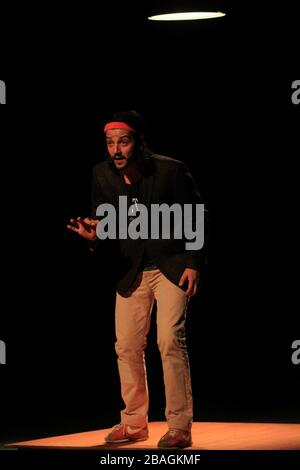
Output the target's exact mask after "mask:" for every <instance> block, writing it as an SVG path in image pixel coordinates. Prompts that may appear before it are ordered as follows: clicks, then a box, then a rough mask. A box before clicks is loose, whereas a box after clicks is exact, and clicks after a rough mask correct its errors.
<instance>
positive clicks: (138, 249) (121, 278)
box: [92, 154, 206, 294]
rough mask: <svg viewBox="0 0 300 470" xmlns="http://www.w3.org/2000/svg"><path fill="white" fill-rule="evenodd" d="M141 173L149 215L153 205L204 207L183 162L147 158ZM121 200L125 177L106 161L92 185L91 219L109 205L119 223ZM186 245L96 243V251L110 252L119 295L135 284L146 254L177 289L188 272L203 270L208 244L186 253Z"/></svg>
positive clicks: (172, 242) (127, 241)
mask: <svg viewBox="0 0 300 470" xmlns="http://www.w3.org/2000/svg"><path fill="white" fill-rule="evenodd" d="M141 170H142V174H143V180H142V185H141V193H142V194H141V201H140V202H142V203H143V204H145V205H146V207H147V208H148V212H149V213H150V204H162V203H167V204H169V205H171V204H174V203H180V204H184V203H185V204H186V203H190V204H196V203H198V204H199V203H202V204H203V200H202V198H201V196H200V194H199V191H198V188H197V186H196V184H195V181H194V180H193V178H192V176H191V174H190V173H189V172H188V170H187V169H186V167H185V165H184V163H183V162H181V161H179V160H174V159H172V158H169V157H165V156H162V155H156V154H151V155H145V156H143V157H142V159H141ZM119 196H128V193H127V187H126V183H125V181H124V178H123V176H122V175H121V174H120V173H119V172H118V171H117V170H116V169H115V167H114V164H113V162H111V161H110V160H107V161H105V162H102V163H100V164H98V165H97V166H95V167H94V169H93V184H92V217H96V209H97V207H98V205H99V204H101V203H110V204H112V205H113V206H114V207H115V209H116V212H117V220H118V207H119ZM131 204H132V202H131V201H130V200H129V199H128V207H129V206H130V205H131ZM205 212H206V211H205ZM205 225H206V223H205ZM117 233H118V232H117ZM185 243H186V240H185V239H184V238H183V239H180V240H179V239H174V238H171V239H167V240H166V239H157V240H154V239H153V240H152V239H150V238H149V239H146V240H143V239H138V240H132V239H130V238H127V239H125V240H122V239H120V240H97V251H98V249H99V248H101V247H103V248H104V247H105V250H107V249H110V250H111V252H110V253H111V258H110V259H111V266H112V267H113V275H114V280H115V282H116V285H117V290H118V292H119V293H120V294H122V293H125V292H126V291H127V290H128V289H129V288H130V286H131V285H132V283H133V282H134V280H135V278H136V275H137V273H138V271H139V268H140V266H141V262H142V258H143V255H144V252H145V250H146V252H147V254H148V256H149V257H150V258H151V260H154V261H155V263H156V265H157V267H158V268H159V269H160V270H161V271H162V273H163V274H164V275H165V276H166V277H167V278H168V279H169V280H170V281H171V282H173V283H174V284H176V285H178V283H179V280H180V277H181V275H182V273H183V271H184V269H185V268H193V269H197V270H201V267H202V265H203V263H204V262H205V256H206V255H205V252H206V244H205V247H203V248H202V249H201V250H197V251H196V250H190V251H187V250H186V248H185ZM109 247H110V248H109ZM182 289H186V286H182Z"/></svg>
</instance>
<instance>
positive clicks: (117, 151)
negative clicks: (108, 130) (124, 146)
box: [114, 143, 120, 155]
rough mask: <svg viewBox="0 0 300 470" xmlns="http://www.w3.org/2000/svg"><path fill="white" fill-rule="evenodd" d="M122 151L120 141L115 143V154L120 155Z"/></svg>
mask: <svg viewBox="0 0 300 470" xmlns="http://www.w3.org/2000/svg"><path fill="white" fill-rule="evenodd" d="M119 153H120V146H119V144H118V143H115V144H114V154H115V155H118V154H119Z"/></svg>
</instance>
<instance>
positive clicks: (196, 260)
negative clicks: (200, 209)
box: [174, 163, 208, 271]
mask: <svg viewBox="0 0 300 470" xmlns="http://www.w3.org/2000/svg"><path fill="white" fill-rule="evenodd" d="M174 182H175V189H174V190H175V195H176V199H177V201H178V202H179V203H180V204H182V205H183V204H191V205H192V207H193V210H192V214H193V215H192V219H193V220H192V226H193V227H196V204H203V205H204V244H203V246H202V248H200V249H195V250H193V249H192V250H187V249H186V251H185V260H186V267H187V268H191V269H196V270H198V271H199V270H201V268H202V267H203V265H204V264H205V263H206V261H207V248H208V209H207V207H206V204H205V203H204V200H203V198H202V196H201V195H200V192H199V189H198V187H197V184H196V182H195V180H194V178H193V177H192V175H191V173H190V172H189V170H188V169H187V167H186V165H185V164H184V163H181V164H180V165H179V166H178V169H177V174H176V177H175V178H174ZM185 241H186V242H190V241H191V240H188V239H185Z"/></svg>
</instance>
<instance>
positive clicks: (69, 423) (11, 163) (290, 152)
mask: <svg viewBox="0 0 300 470" xmlns="http://www.w3.org/2000/svg"><path fill="white" fill-rule="evenodd" d="M225 3H226V2H225ZM146 4H147V3H146ZM146 4H145V5H146ZM122 5H123V6H120V9H119V10H117V9H116V11H115V12H113V11H112V10H110V7H108V6H106V7H105V8H106V9H107V10H103V12H102V14H100V15H99V16H98V17H97V18H98V19H99V23H97V21H95V18H94V19H93V15H92V12H89V14H86V15H84V16H83V18H82V19H81V23H80V25H82V24H83V23H84V26H85V27H87V26H89V28H88V33H85V34H83V29H82V30H81V27H79V25H78V23H76V22H75V21H73V22H72V21H71V22H70V23H66V22H63V21H62V23H61V24H60V23H59V21H58V23H59V24H58V25H57V29H56V30H55V31H56V34H55V35H54V34H53V30H51V32H50V30H49V31H48V29H47V27H46V25H44V26H45V30H44V31H43V24H41V25H39V28H38V29H39V33H40V34H39V35H38V36H37V37H42V39H43V44H42V46H43V47H42V48H41V49H38V45H37V41H38V39H37V37H35V38H34V39H33V38H32V37H31V36H26V35H25V37H24V42H23V41H21V40H20V41H19V42H18V45H17V46H16V45H14V46H13V48H14V53H13V54H12V53H8V51H4V56H3V68H2V67H1V69H0V70H1V75H0V79H1V80H5V82H6V85H7V105H6V106H1V113H0V116H1V177H2V178H1V182H2V184H1V196H2V199H1V201H2V204H1V208H2V230H1V234H2V243H1V251H2V256H1V271H2V277H1V278H2V294H1V295H2V309H1V320H0V339H1V340H2V341H5V344H6V353H7V357H6V362H7V364H6V365H0V380H1V427H2V441H5V440H11V439H14V438H16V439H19V438H26V437H28V438H30V437H39V436H43V435H45V436H46V435H49V434H54V433H56V432H58V433H60V434H63V433H64V432H76V431H77V432H80V431H81V430H86V429H97V428H101V427H109V426H111V425H113V424H116V423H117V422H118V419H119V409H120V407H121V406H122V402H121V398H120V393H119V379H118V373H117V366H116V357H115V352H114V341H115V337H114V295H115V294H114V288H113V285H112V283H111V280H110V277H109V273H108V269H107V267H108V265H109V264H110V259H109V256H108V254H107V252H106V251H103V252H100V253H99V254H98V255H97V256H91V255H90V253H89V252H88V250H87V247H86V245H85V243H84V241H82V240H80V239H78V238H76V236H75V235H74V234H73V233H71V232H68V230H67V229H66V224H67V223H68V220H69V218H70V217H76V216H78V215H82V216H85V215H87V214H88V212H89V196H90V183H91V172H92V167H93V166H94V165H95V164H97V163H98V162H99V161H101V160H102V159H103V136H102V127H103V123H104V122H105V118H106V117H107V115H108V114H110V113H111V112H112V111H116V110H119V109H136V110H137V111H138V112H140V113H141V114H143V116H144V118H145V121H146V124H147V133H146V139H147V141H148V144H149V146H150V147H151V148H152V149H153V150H154V151H155V152H157V153H161V154H166V155H169V156H171V157H174V158H178V159H180V160H183V161H184V162H185V163H186V164H187V166H188V167H189V169H190V170H191V172H192V174H193V176H194V178H195V180H196V182H197V184H198V186H199V189H200V193H201V194H202V196H203V198H204V200H205V201H206V203H207V206H208V209H209V212H210V233H211V235H210V237H211V238H210V244H209V246H210V248H209V256H208V267H207V272H206V273H203V276H202V288H201V290H200V293H199V294H198V295H197V296H196V297H194V298H193V299H192V300H191V302H190V311H189V315H188V320H187V337H188V344H189V351H190V360H191V368H192V380H193V389H194V402H195V403H194V406H195V420H196V421H222V420H226V421H237V420H242V421H270V420H271V421H274V422H299V419H300V411H299V403H298V391H299V386H300V381H299V375H300V374H299V371H300V365H297V364H294V363H293V362H292V353H293V349H292V343H293V341H295V340H297V339H298V340H299V336H300V335H299V328H298V326H297V321H298V316H299V313H298V310H299V309H298V302H296V300H297V297H296V292H297V281H296V279H297V278H296V276H295V270H296V272H297V266H298V262H297V261H298V250H297V245H296V227H297V214H298V211H297V206H296V188H297V183H298V181H297V180H298V178H297V172H296V167H297V166H296V164H297V157H298V153H299V151H298V142H297V139H298V137H297V136H298V134H299V109H300V105H296V104H293V102H292V100H291V96H292V92H293V90H292V83H293V82H294V80H296V79H297V78H300V77H299V75H297V70H296V64H295V49H296V47H295V41H294V33H293V31H295V30H294V29H293V27H294V24H293V21H294V20H293V18H285V17H283V18H282V21H286V22H287V24H289V25H290V28H289V30H288V32H287V33H286V35H285V38H284V39H282V36H281V35H279V34H278V31H277V30H276V28H275V24H276V23H274V22H273V23H272V22H270V23H266V22H264V21H262V20H260V19H259V18H256V16H255V14H254V12H253V11H252V13H251V12H250V13H249V11H248V12H247V14H248V16H246V7H245V10H243V9H242V8H241V7H240V6H236V7H232V6H231V7H230V8H231V10H230V11H229V14H228V17H227V18H226V19H221V20H220V21H219V22H218V21H215V22H213V23H211V24H210V25H209V24H208V23H206V24H203V25H202V24H198V23H197V24H196V23H193V24H189V25H185V26H184V29H180V27H181V26H180V25H178V24H177V25H176V26H174V25H173V26H172V25H161V24H160V25H153V24H151V25H150V24H149V23H147V21H146V20H145V19H144V18H145V16H144V14H145V12H146V11H147V9H146V6H142V5H133V4H132V5H131V4H126V5H127V7H126V8H125V6H124V3H122ZM152 7H153V5H152ZM103 8H104V7H103ZM222 8H223V9H224V10H225V11H226V5H225V4H224V2H223V7H222ZM222 8H221V9H222ZM227 10H228V8H227ZM77 13H79V12H77ZM113 13H114V14H113ZM74 14H75V12H74ZM249 15H250V17H249ZM251 15H252V16H251ZM265 18H266V17H265ZM252 20H253V21H252ZM280 24H282V23H280ZM76 25H77V26H76ZM82 28H83V26H82ZM164 28H165V29H164ZM182 28H183V26H182ZM210 28H211V29H210ZM84 31H85V29H84ZM2 34H3V36H5V33H2ZM9 38H10V36H9V34H8V33H7V35H6V36H5V38H4V39H6V41H8V42H9ZM2 74H3V75H2ZM293 268H296V269H295V270H293ZM153 320H155V311H154V312H153ZM146 357H147V364H148V380H149V392H150V415H149V417H150V419H151V420H163V419H164V391H163V385H162V371H161V364H160V358H159V354H158V352H157V347H156V340H155V321H153V324H152V329H151V332H150V335H149V341H148V346H147V350H146ZM298 357H299V356H298Z"/></svg>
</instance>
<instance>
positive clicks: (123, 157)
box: [113, 153, 127, 160]
mask: <svg viewBox="0 0 300 470" xmlns="http://www.w3.org/2000/svg"><path fill="white" fill-rule="evenodd" d="M113 160H127V158H126V157H125V156H124V155H122V154H120V153H117V154H116V155H114V156H113Z"/></svg>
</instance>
